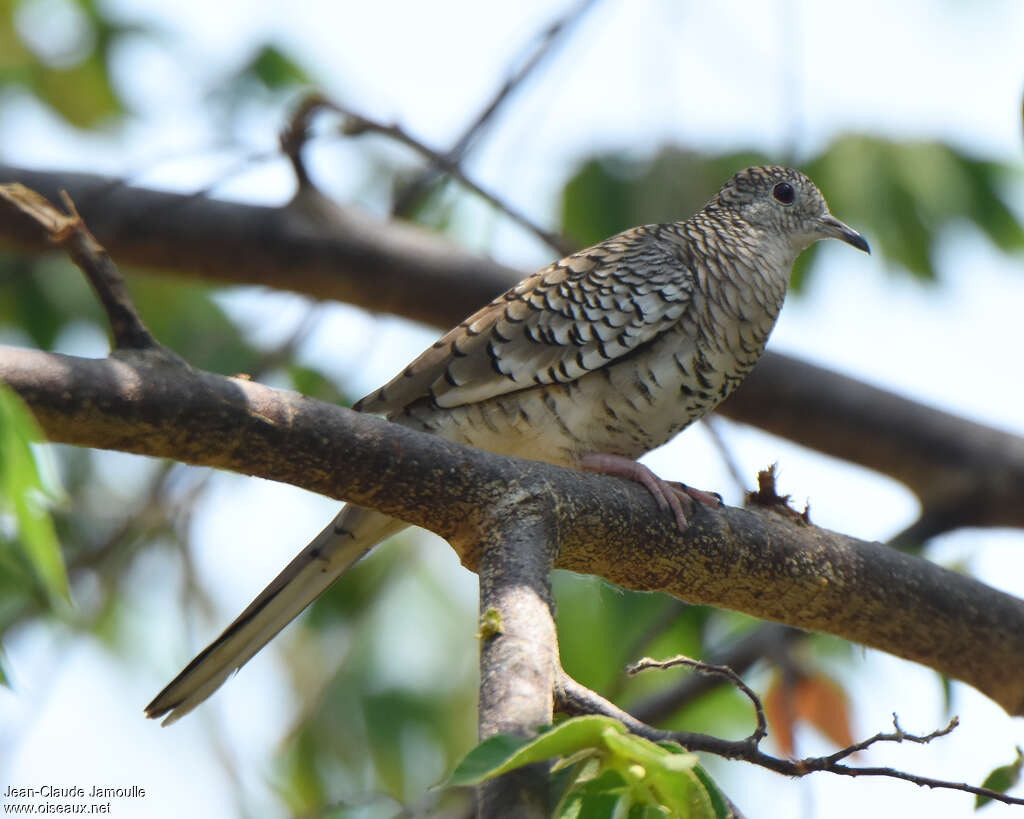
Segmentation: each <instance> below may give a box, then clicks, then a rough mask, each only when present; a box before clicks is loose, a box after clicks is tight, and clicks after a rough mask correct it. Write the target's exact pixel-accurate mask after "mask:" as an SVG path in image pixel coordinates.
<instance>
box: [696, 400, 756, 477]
mask: <svg viewBox="0 0 1024 819" xmlns="http://www.w3.org/2000/svg"><path fill="white" fill-rule="evenodd" d="M702 422H703V424H704V429H705V430H706V431H707V433H708V435H709V436H710V437H711V442H712V443H713V444H714V445H715V449H717V450H718V455H719V457H720V458H721V459H722V462H723V463H724V464H725V468H726V469H727V470H728V471H729V477H731V478H732V480H733V483H735V484H736V488H737V489H739V490H740V494H741V495H746V493H747V491H748V487H747V483H746V481H744V480H743V471H742V470H741V469H740V465H739V461H737V460H736V457H735V455H733V452H732V449H731V448H730V447H729V445H728V444H727V443H726V442H725V437H724V436H723V435H722V419H721V418H720V417H719V416H717V415H715V414H714V413H712V414H711V415H707V416H705V417H704V418H703V419H702Z"/></svg>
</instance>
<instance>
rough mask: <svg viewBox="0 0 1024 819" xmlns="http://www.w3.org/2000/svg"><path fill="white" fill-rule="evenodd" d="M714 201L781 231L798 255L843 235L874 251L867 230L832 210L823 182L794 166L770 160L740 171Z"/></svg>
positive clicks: (773, 232) (770, 232) (768, 230)
mask: <svg viewBox="0 0 1024 819" xmlns="http://www.w3.org/2000/svg"><path fill="white" fill-rule="evenodd" d="M709 207H712V208H714V207H722V208H724V209H726V210H729V211H732V212H733V213H734V214H736V215H737V216H739V217H740V218H741V219H743V220H744V221H745V222H747V223H748V224H749V225H750V226H752V227H754V228H756V229H758V230H759V231H763V235H765V236H770V237H775V236H777V237H779V238H780V239H781V240H782V243H783V244H784V245H786V246H787V249H788V250H790V251H791V252H792V254H793V257H795V256H796V255H797V254H798V253H800V251H801V250H803V249H804V248H806V247H808V246H810V245H812V244H813V243H814V242H817V241H818V240H819V239H840V240H841V241H844V242H846V243H847V244H850V245H853V246H854V247H855V248H857V249H859V250H863V251H864V252H865V253H870V252H871V249H870V248H869V247H868V243H867V240H865V238H864V237H863V236H861V235H860V234H859V233H857V231H855V230H854V229H853V228H851V227H849V226H847V225H845V224H843V223H842V222H840V221H839V220H838V219H836V217H834V216H833V215H832V214H831V213H829V210H828V204H827V203H826V202H825V197H824V196H822V195H821V191H819V190H818V187H817V185H815V184H814V183H813V182H812V181H811V180H810V179H809V178H808V177H807V176H806V175H804V174H803V173H801V172H800V171H797V170H794V169H793V168H782V167H778V166H775V165H766V166H761V167H755V168H747V169H746V170H743V171H740V172H739V173H737V174H736V175H735V176H733V177H732V179H730V180H729V181H728V182H726V183H725V185H724V186H723V187H722V190H721V191H719V193H718V196H716V197H715V198H714V199H712V200H711V202H710V203H709Z"/></svg>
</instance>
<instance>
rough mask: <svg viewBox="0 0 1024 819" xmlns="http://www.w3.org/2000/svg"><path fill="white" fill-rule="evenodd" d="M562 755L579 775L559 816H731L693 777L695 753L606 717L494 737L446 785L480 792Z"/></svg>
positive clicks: (712, 818) (472, 753)
mask: <svg viewBox="0 0 1024 819" xmlns="http://www.w3.org/2000/svg"><path fill="white" fill-rule="evenodd" d="M566 756H568V757H569V759H568V760H567V761H566V762H564V763H563V764H564V765H568V764H572V763H575V764H576V765H577V770H576V775H575V779H574V781H573V782H571V783H570V785H569V787H568V788H567V790H566V793H565V794H564V795H563V797H562V799H561V802H560V804H559V807H558V809H557V810H556V811H555V815H556V816H564V817H569V816H571V817H580V816H609V815H616V816H627V815H628V816H680V817H697V818H699V819H718V817H720V816H728V813H722V810H723V806H724V799H723V798H722V797H721V795H720V794H717V793H716V794H714V795H713V794H712V793H711V789H710V788H709V787H708V785H706V784H705V778H706V777H705V778H702V777H700V776H698V775H697V774H696V773H695V768H696V766H697V757H696V755H695V754H691V753H688V752H686V751H684V750H683V749H682V748H680V747H679V746H678V745H675V744H673V743H663V744H655V743H653V742H650V741H649V740H646V739H643V738H641V737H638V736H635V735H633V734H630V733H629V732H628V731H627V730H626V728H625V727H624V726H623V725H622V724H621V723H620V722H618V721H617V720H614V719H611V718H610V717H603V716H585V717H576V718H573V719H568V720H566V721H564V722H562V723H560V724H558V725H556V726H554V727H553V728H549V729H547V730H546V731H544V732H543V733H541V734H539V735H538V736H536V737H534V738H532V739H524V738H522V737H509V736H496V737H492V738H491V739H489V740H487V741H485V742H483V743H481V744H480V745H478V746H477V747H476V748H474V749H473V750H472V751H470V752H469V754H468V755H467V756H466V758H465V759H464V760H463V761H462V763H460V765H459V766H458V768H456V770H455V772H454V773H453V774H452V775H451V777H450V778H449V780H448V782H447V783H446V784H448V785H461V786H472V785H478V784H480V783H481V782H483V781H485V780H487V779H490V778H493V777H495V776H500V775H501V774H504V773H507V772H508V771H510V770H513V769H515V768H518V767H521V766H523V765H530V764H533V763H536V762H543V761H545V760H548V759H552V758H555V757H566ZM595 762H596V763H597V764H596V765H595V764H594V763H595ZM555 767H556V768H557V767H559V766H558V765H557V764H556V766H555ZM707 781H708V782H709V783H710V780H707ZM711 787H712V788H713V786H711Z"/></svg>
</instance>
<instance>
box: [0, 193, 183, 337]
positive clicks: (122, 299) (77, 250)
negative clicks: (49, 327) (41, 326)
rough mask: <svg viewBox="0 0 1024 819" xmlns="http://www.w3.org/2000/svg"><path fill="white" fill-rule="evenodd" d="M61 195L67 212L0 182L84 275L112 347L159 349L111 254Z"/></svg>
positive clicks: (15, 203) (0, 195) (3, 195)
mask: <svg viewBox="0 0 1024 819" xmlns="http://www.w3.org/2000/svg"><path fill="white" fill-rule="evenodd" d="M61 197H62V198H63V200H64V205H65V207H66V208H67V211H68V212H67V213H61V212H60V211H59V210H57V209H56V208H55V207H54V206H53V205H52V204H50V202H49V201H48V200H47V199H45V198H44V197H43V196H40V195H39V194H38V193H36V192H35V191H33V190H30V189H28V188H26V187H25V186H24V185H20V184H18V183H12V184H7V185H0V198H2V199H5V200H7V202H9V203H10V204H11V205H13V206H14V207H16V208H17V209H18V210H20V211H21V212H22V213H23V214H24V215H25V216H27V217H28V218H29V219H31V220H33V221H34V222H35V223H36V224H38V225H39V226H40V227H41V228H43V230H45V231H46V234H47V236H48V238H49V240H50V241H51V242H53V243H54V244H56V245H59V246H60V247H62V248H64V250H65V251H66V252H67V254H68V255H69V256H70V257H71V260H72V261H73V262H74V263H75V264H76V265H78V267H79V268H81V270H82V272H83V273H84V274H85V275H86V278H88V280H89V283H90V284H91V285H92V287H93V290H95V291H96V295H97V296H98V297H99V300H100V303H101V304H102V305H103V309H104V310H105V311H106V313H107V318H108V320H109V321H110V330H111V333H112V334H113V337H114V347H115V349H118V350H158V349H161V348H160V345H159V343H158V342H157V340H156V339H155V338H153V336H152V334H151V333H150V332H149V330H148V329H147V328H146V325H145V324H143V322H142V319H141V318H140V317H139V314H138V312H137V311H136V309H135V305H134V304H133V303H132V299H131V296H130V295H129V294H128V288H127V286H126V285H125V283H124V279H123V278H122V277H121V273H120V271H119V270H118V269H117V265H115V264H114V262H113V260H112V259H111V258H110V254H108V253H107V251H106V250H105V249H104V248H103V246H102V245H101V244H100V243H99V242H97V241H96V238H95V237H94V236H93V235H92V233H90V232H89V229H88V228H87V227H86V226H85V222H83V221H82V217H81V216H79V215H78V211H77V210H76V209H75V203H74V202H72V201H71V197H70V196H68V194H67V192H66V191H61ZM168 352H169V351H168Z"/></svg>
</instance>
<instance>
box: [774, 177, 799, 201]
mask: <svg viewBox="0 0 1024 819" xmlns="http://www.w3.org/2000/svg"><path fill="white" fill-rule="evenodd" d="M772 196H774V197H775V200H776V201H778V202H781V203H782V204H783V205H792V204H793V200H794V199H796V191H794V190H793V186H792V185H790V184H789V183H788V182H780V183H779V184H778V185H776V186H775V187H774V188H772Z"/></svg>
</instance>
